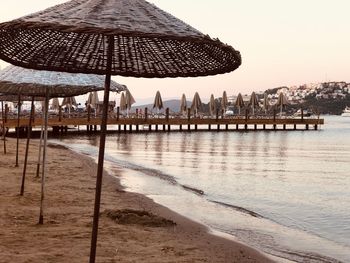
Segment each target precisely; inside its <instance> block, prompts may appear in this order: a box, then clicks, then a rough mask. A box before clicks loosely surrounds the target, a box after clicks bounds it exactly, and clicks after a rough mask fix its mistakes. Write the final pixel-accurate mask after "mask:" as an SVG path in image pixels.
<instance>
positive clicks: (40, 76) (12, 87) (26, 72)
mask: <svg viewBox="0 0 350 263" xmlns="http://www.w3.org/2000/svg"><path fill="white" fill-rule="evenodd" d="M103 88H104V78H103V77H102V76H99V75H92V74H89V75H87V74H72V73H62V72H53V71H44V70H40V71H39V70H32V69H25V68H21V67H16V66H8V67H7V68H5V69H3V70H2V71H0V93H4V94H13V95H14V94H21V95H27V96H39V97H40V96H41V97H45V94H46V90H47V89H48V90H49V97H70V96H76V95H80V94H84V93H88V92H90V91H95V90H103ZM124 90H126V86H125V85H121V84H119V83H116V82H115V81H112V82H111V91H115V92H120V91H124Z"/></svg>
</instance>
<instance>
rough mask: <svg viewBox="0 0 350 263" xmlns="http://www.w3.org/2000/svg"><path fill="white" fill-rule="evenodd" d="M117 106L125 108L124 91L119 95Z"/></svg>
mask: <svg viewBox="0 0 350 263" xmlns="http://www.w3.org/2000/svg"><path fill="white" fill-rule="evenodd" d="M119 107H120V110H121V111H124V110H126V102H125V95H124V92H123V93H122V94H121V95H120V102H119Z"/></svg>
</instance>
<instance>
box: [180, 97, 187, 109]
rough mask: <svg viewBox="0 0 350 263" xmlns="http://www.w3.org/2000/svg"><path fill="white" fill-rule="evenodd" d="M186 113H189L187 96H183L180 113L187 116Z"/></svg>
mask: <svg viewBox="0 0 350 263" xmlns="http://www.w3.org/2000/svg"><path fill="white" fill-rule="evenodd" d="M186 111H187V100H186V95H185V94H182V97H181V103H180V113H183V114H186Z"/></svg>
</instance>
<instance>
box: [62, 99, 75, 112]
mask: <svg viewBox="0 0 350 263" xmlns="http://www.w3.org/2000/svg"><path fill="white" fill-rule="evenodd" d="M77 105H78V104H77V101H76V100H75V97H65V98H64V99H63V101H62V106H66V108H68V116H69V117H70V111H71V109H72V108H73V107H76V106H77Z"/></svg>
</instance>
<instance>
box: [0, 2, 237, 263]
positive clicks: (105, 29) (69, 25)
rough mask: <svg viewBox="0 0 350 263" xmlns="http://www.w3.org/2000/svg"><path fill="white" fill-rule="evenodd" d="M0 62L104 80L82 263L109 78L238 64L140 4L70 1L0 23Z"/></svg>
mask: <svg viewBox="0 0 350 263" xmlns="http://www.w3.org/2000/svg"><path fill="white" fill-rule="evenodd" d="M92 10H93V12H92ZM121 14H122V15H121ZM101 18H103V19H101ZM34 40H35V41H34ZM0 58H1V59H3V60H5V61H7V62H9V63H12V64H16V65H19V66H23V67H29V68H34V69H42V70H45V69H46V70H56V71H66V72H81V73H95V74H101V75H106V80H105V91H106V92H105V96H104V108H103V118H102V124H101V133H100V134H101V137H100V148H99V157H98V169H97V178H96V194H95V200H96V201H95V207H94V220H93V235H92V244H91V254H90V263H93V262H95V255H96V254H95V253H96V241H97V229H98V219H99V210H100V198H101V185H102V174H103V161H104V152H105V141H106V125H107V116H108V100H109V88H110V80H111V75H121V76H134V77H149V78H154V77H159V78H164V77H197V76H208V75H216V74H221V73H227V72H231V71H233V70H235V69H237V68H238V67H239V66H240V65H241V56H240V54H239V52H237V51H236V50H234V49H233V48H232V47H231V46H228V45H225V44H223V43H222V42H220V41H219V40H217V39H211V38H210V37H209V36H208V35H206V34H203V33H201V32H199V31H198V30H196V29H194V28H193V27H191V26H189V25H188V24H186V23H184V22H182V21H181V20H179V19H177V18H175V17H174V16H172V15H170V14H169V13H167V12H164V11H163V10H161V9H159V8H157V7H156V6H155V5H153V4H150V3H148V2H147V1H144V0H133V1H130V0H108V1H105V0H90V1H83V0H72V1H70V2H66V3H63V4H61V5H57V6H55V7H51V8H48V9H47V10H44V11H41V12H38V13H35V14H31V15H28V16H26V17H22V18H20V19H17V20H13V21H10V22H5V23H2V24H0Z"/></svg>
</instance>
